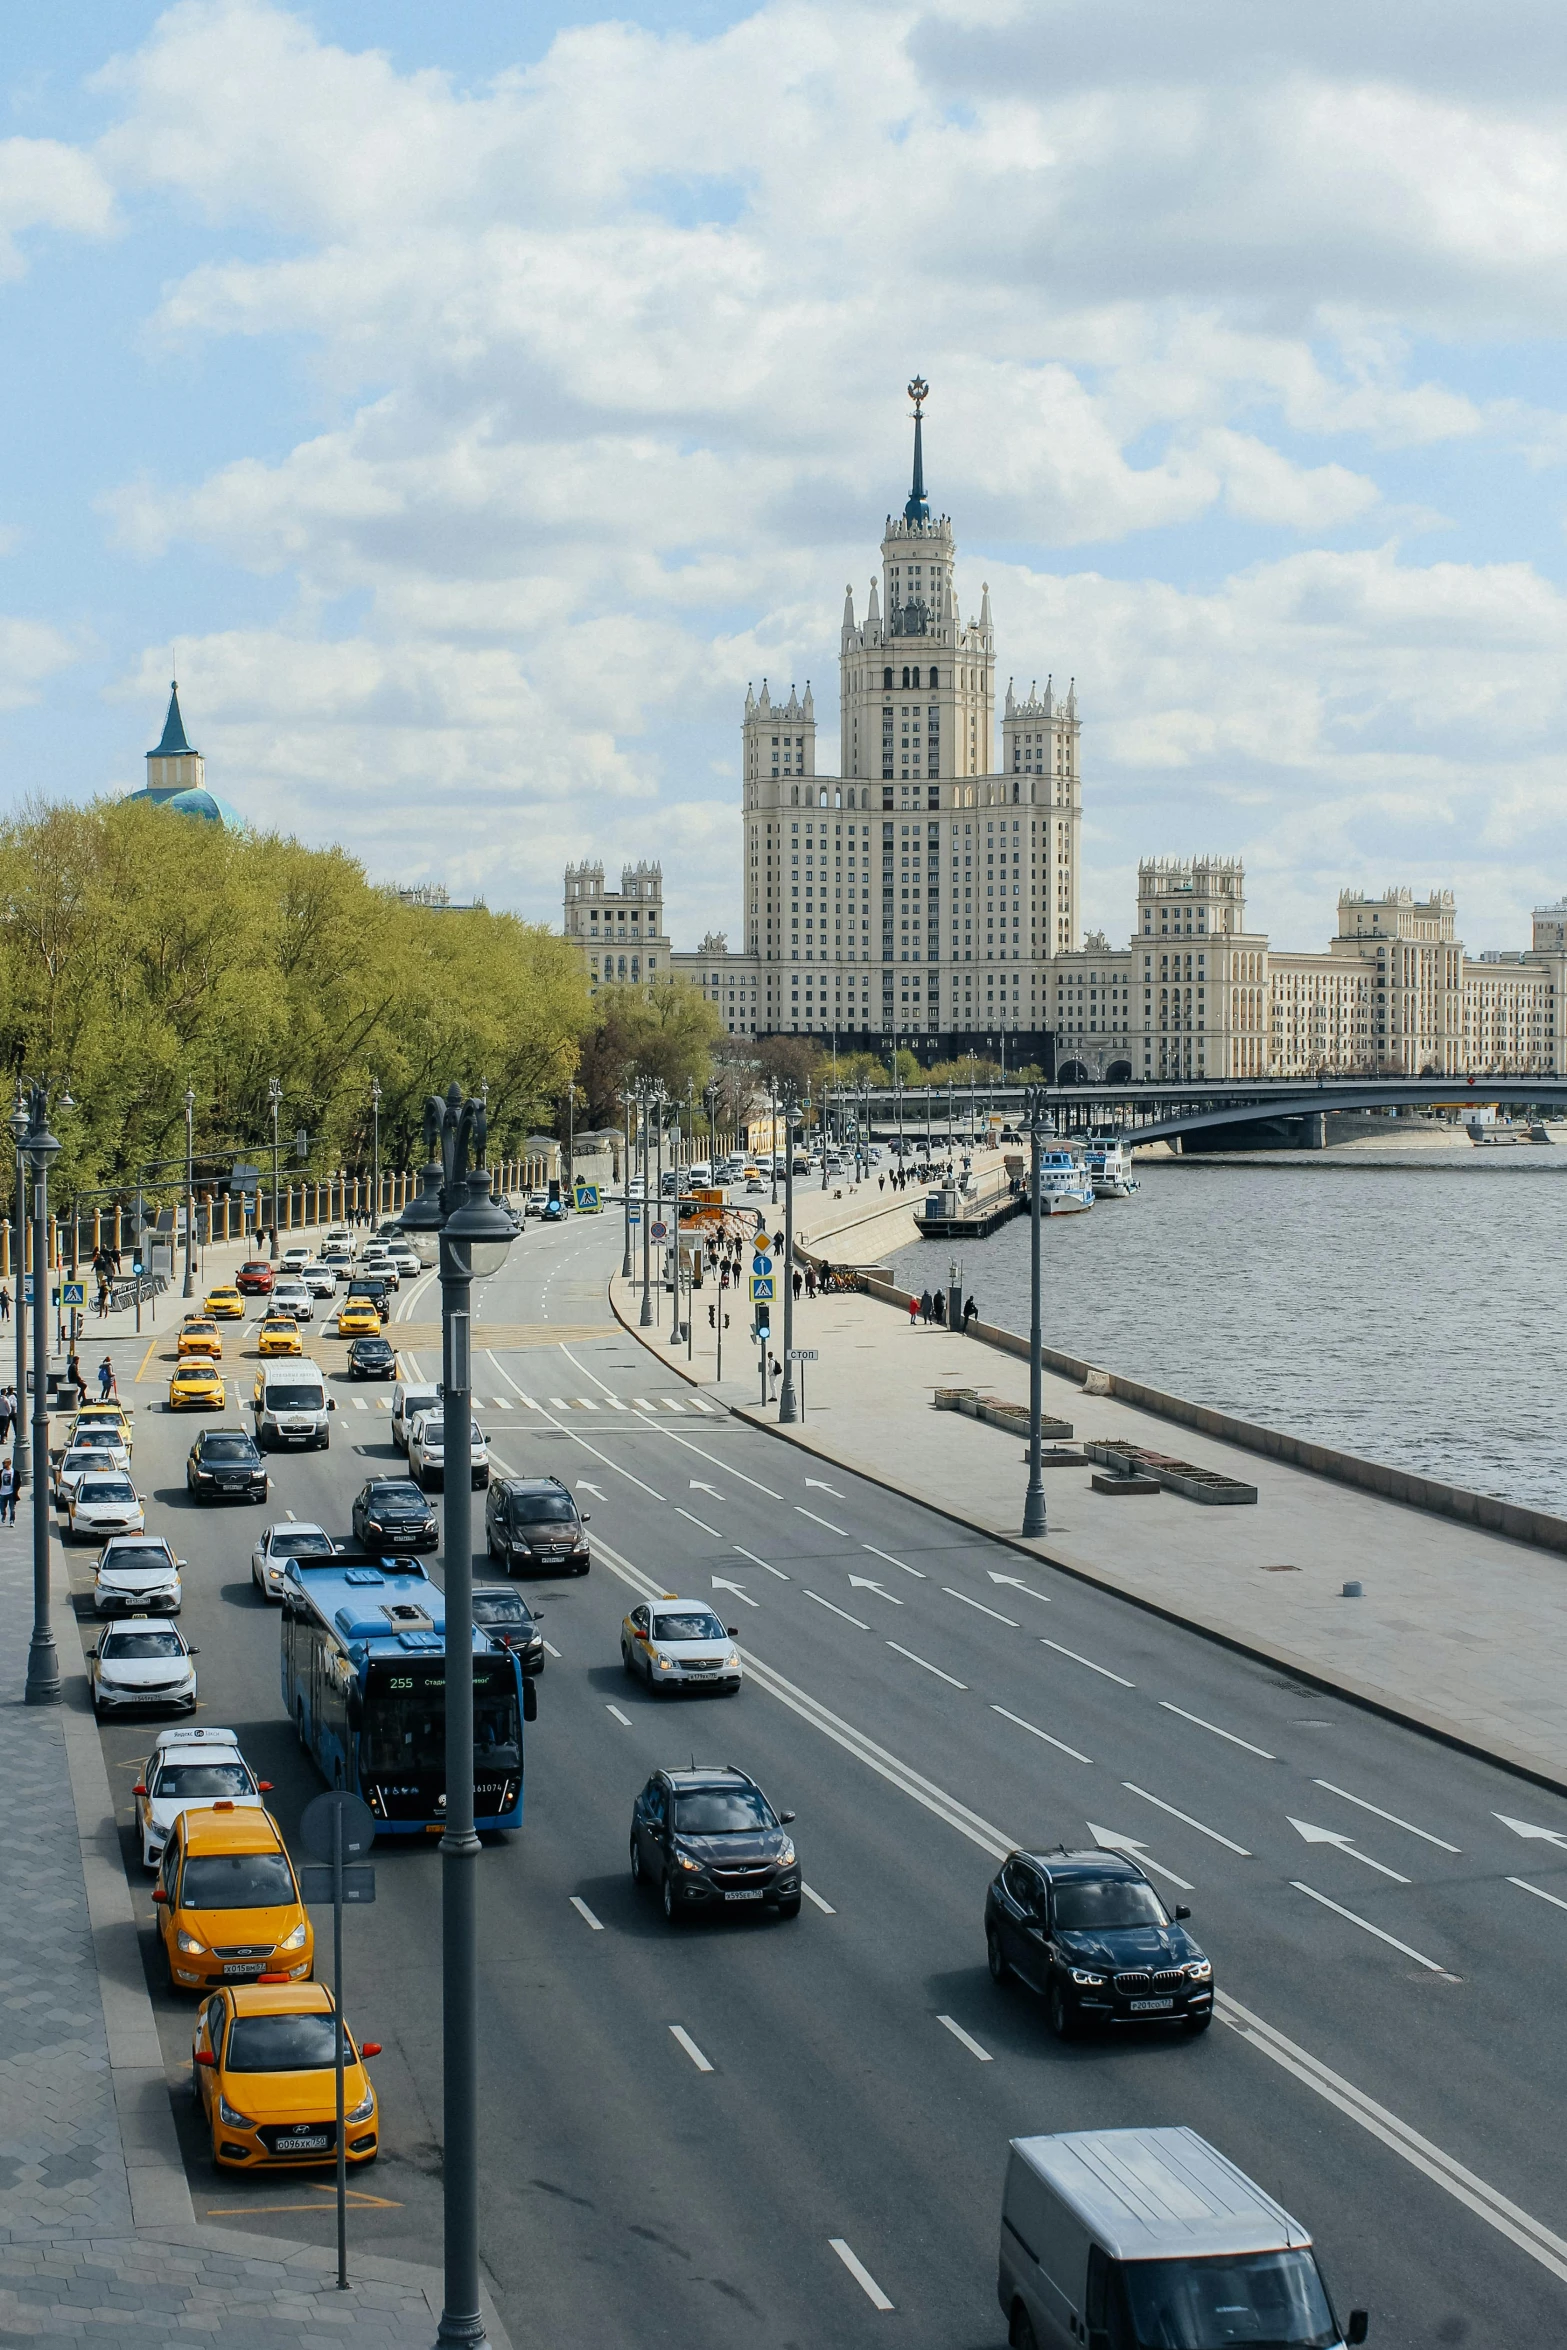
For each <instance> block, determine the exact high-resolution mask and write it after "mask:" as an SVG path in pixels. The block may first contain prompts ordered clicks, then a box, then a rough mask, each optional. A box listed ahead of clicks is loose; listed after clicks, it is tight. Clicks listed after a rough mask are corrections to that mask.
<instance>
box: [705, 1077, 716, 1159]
mask: <svg viewBox="0 0 1567 2350" xmlns="http://www.w3.org/2000/svg"><path fill="white" fill-rule="evenodd" d="M702 1100H703V1103H704V1105H705V1107H706V1110H707V1179H708V1181H709V1182H710V1183H712V1182H715V1181H716V1180H717V1175H718V1129H717V1127H716V1126H715V1124H714V1122H713V1119H714V1112H715V1111H716V1109H717V1107H718V1083H717V1080H716V1079H713V1080H710V1081H709V1083H708V1084H706V1085H704V1086H703V1088H702Z"/></svg>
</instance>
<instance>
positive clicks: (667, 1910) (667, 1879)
mask: <svg viewBox="0 0 1567 2350" xmlns="http://www.w3.org/2000/svg"><path fill="white" fill-rule="evenodd" d="M662 1899H663V1904H664V1916H665V1919H666V1921H667V1922H668V1923H669V1924H670V1925H673V1924H674V1922H675V1886H674V1880H673V1878H672V1877H671V1876H670V1874H669V1871H668V1869H666V1870H665V1871H664V1888H663V1895H662Z"/></svg>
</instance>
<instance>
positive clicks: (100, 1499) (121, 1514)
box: [66, 1469, 147, 1542]
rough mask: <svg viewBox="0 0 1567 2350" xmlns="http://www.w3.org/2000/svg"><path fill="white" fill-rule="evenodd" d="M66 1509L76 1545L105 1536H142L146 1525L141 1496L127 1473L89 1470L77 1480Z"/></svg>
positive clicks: (123, 1471)
mask: <svg viewBox="0 0 1567 2350" xmlns="http://www.w3.org/2000/svg"><path fill="white" fill-rule="evenodd" d="M66 1506H67V1508H68V1510H69V1512H70V1517H69V1520H68V1532H69V1538H70V1539H71V1541H73V1542H75V1541H78V1540H85V1541H91V1540H92V1539H93V1538H94V1537H95V1536H96V1537H98V1538H99V1539H101V1538H102V1537H103V1536H104V1535H106V1534H140V1533H141V1532H142V1531H143V1530H144V1529H145V1527H146V1524H147V1515H146V1512H145V1511H144V1510H143V1508H142V1503H141V1495H140V1494H139V1493H138V1492H137V1490H136V1488H135V1486H134V1485H133V1484H132V1483H131V1480H130V1477H129V1475H128V1473H127V1472H126V1471H125V1470H124V1469H88V1470H87V1471H86V1472H85V1474H84V1475H82V1476H81V1477H79V1478H78V1479H77V1481H76V1489H75V1491H74V1492H73V1493H71V1494H69V1495H68V1496H67V1501H66Z"/></svg>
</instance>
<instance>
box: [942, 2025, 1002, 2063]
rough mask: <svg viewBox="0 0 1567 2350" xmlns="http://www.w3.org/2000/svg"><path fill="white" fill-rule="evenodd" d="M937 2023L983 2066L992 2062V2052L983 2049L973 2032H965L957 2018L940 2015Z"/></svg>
mask: <svg viewBox="0 0 1567 2350" xmlns="http://www.w3.org/2000/svg"><path fill="white" fill-rule="evenodd" d="M936 2021H937V2023H938V2024H941V2025H943V2026H944V2027H945V2028H946V2030H947V2031H949V2032H950V2033H951V2034H952V2037H953V2039H954V2040H956V2041H957V2042H958V2043H959V2045H960V2046H961V2047H964V2048H966V2049H967V2050H968V2052H969V2054H970V2056H972V2057H976V2058H977V2059H978V2061H979V2062H980V2063H981V2064H989V2063H990V2062H991V2061H992V2060H991V2054H990V2050H989V2049H988V2048H981V2046H980V2044H979V2042H978V2041H977V2040H976V2039H975V2038H974V2035H973V2034H972V2032H965V2031H964V2029H963V2026H962V2025H961V2024H960V2023H959V2022H958V2020H957V2018H956V2016H950V2015H939V2016H937V2018H936Z"/></svg>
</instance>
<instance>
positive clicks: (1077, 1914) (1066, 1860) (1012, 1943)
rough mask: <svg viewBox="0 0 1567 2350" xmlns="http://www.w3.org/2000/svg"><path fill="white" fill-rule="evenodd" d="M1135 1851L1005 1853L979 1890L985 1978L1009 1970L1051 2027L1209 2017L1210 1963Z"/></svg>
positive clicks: (1198, 2027) (1202, 2024)
mask: <svg viewBox="0 0 1567 2350" xmlns="http://www.w3.org/2000/svg"><path fill="white" fill-rule="evenodd" d="M1191 1914H1192V1913H1191V1911H1190V1910H1189V1909H1187V1908H1186V1907H1185V1905H1184V1903H1183V1904H1182V1905H1181V1906H1180V1907H1179V1908H1177V1909H1176V1911H1175V1913H1174V1915H1173V1916H1172V1915H1171V1913H1170V1912H1169V1911H1168V1910H1167V1909H1166V1908H1165V1906H1164V1903H1163V1902H1162V1901H1161V1899H1160V1898H1159V1895H1158V1894H1157V1892H1156V1891H1155V1890H1154V1887H1153V1885H1152V1883H1151V1882H1150V1880H1149V1878H1148V1877H1147V1876H1146V1875H1145V1874H1144V1872H1143V1871H1142V1870H1141V1869H1140V1868H1139V1867H1138V1865H1137V1863H1136V1862H1135V1861H1134V1860H1129V1859H1127V1858H1126V1857H1125V1856H1124V1855H1122V1854H1121V1853H1117V1852H1067V1851H1066V1850H1064V1849H1063V1850H1060V1851H1057V1852H1048V1853H1037V1852H1013V1853H1010V1854H1009V1855H1008V1856H1007V1859H1006V1860H1005V1861H1004V1862H1003V1864H1002V1866H1001V1868H1000V1870H999V1872H998V1873H997V1875H996V1876H995V1878H994V1879H993V1880H992V1882H991V1887H990V1890H989V1892H988V1893H987V1894H986V1896H985V1949H986V1953H987V1955H988V1957H989V1960H990V1972H991V1977H992V1979H993V1980H994V1981H995V1982H997V1983H1004V1982H1006V1981H1007V1979H1008V1977H1009V1976H1012V1975H1016V1976H1017V1977H1018V1978H1019V1979H1020V1981H1022V1982H1024V1983H1026V1984H1027V1985H1028V1987H1029V1989H1030V1990H1032V1991H1037V1992H1039V1994H1040V1995H1041V1997H1042V1998H1043V1999H1044V2001H1045V2004H1046V2010H1047V2013H1048V2014H1049V2017H1050V2028H1051V2030H1052V2031H1053V2032H1054V2033H1055V2034H1056V2036H1057V2037H1058V2038H1059V2039H1062V2040H1068V2039H1071V2038H1072V2037H1073V2036H1074V2035H1075V2034H1076V2033H1077V2032H1078V2031H1080V2030H1081V2029H1083V2028H1084V2027H1085V2026H1087V2025H1091V2024H1122V2025H1124V2024H1179V2025H1181V2026H1182V2027H1183V2028H1184V2029H1185V2030H1186V2031H1188V2032H1205V2031H1206V2030H1207V2029H1208V2026H1209V2025H1210V2024H1211V2023H1212V2021H1213V1967H1212V1965H1211V1963H1210V1962H1209V1960H1208V1959H1207V1958H1206V1957H1205V1956H1204V1954H1203V1952H1202V1951H1201V1950H1200V1949H1199V1948H1198V1946H1197V1944H1196V1943H1195V1942H1194V1941H1193V1939H1192V1937H1191V1935H1190V1934H1189V1933H1188V1932H1187V1931H1186V1926H1185V1922H1184V1921H1185V1920H1186V1919H1187V1918H1189V1917H1190V1916H1191Z"/></svg>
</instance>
